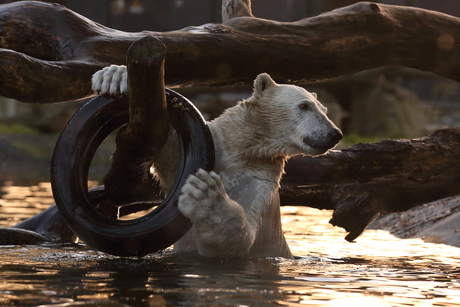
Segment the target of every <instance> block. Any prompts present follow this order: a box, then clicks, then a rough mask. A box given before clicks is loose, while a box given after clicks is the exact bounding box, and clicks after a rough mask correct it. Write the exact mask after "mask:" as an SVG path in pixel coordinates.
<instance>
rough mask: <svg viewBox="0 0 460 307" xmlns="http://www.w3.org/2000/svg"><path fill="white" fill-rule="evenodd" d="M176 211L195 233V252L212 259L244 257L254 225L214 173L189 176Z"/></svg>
mask: <svg viewBox="0 0 460 307" xmlns="http://www.w3.org/2000/svg"><path fill="white" fill-rule="evenodd" d="M178 206H179V210H180V211H181V212H182V214H183V215H184V216H186V217H188V218H189V219H190V220H191V221H192V223H193V225H194V227H195V230H196V235H197V241H198V252H199V253H200V254H202V255H204V256H212V257H242V256H245V255H246V254H247V253H248V251H249V249H250V247H251V246H252V244H253V243H254V240H255V236H256V231H257V223H256V221H252V220H251V218H250V217H249V216H248V215H247V214H246V213H245V211H244V208H243V207H242V206H241V205H240V204H238V203H236V202H235V201H233V200H231V199H230V198H229V197H228V195H227V193H226V192H225V188H224V186H223V184H222V181H221V179H220V177H219V175H217V174H216V173H214V172H209V173H208V172H206V171H204V170H202V169H200V170H199V171H198V172H197V173H196V174H195V175H190V176H189V178H188V179H187V181H186V183H185V185H184V186H183V188H182V194H181V196H180V197H179V205H178Z"/></svg>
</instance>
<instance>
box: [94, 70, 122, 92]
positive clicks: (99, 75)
mask: <svg viewBox="0 0 460 307" xmlns="http://www.w3.org/2000/svg"><path fill="white" fill-rule="evenodd" d="M91 82H92V86H93V90H94V91H96V92H97V93H98V94H99V95H104V96H105V95H107V96H111V97H118V96H120V95H125V96H127V95H128V70H127V68H126V66H124V65H111V66H107V67H104V68H103V69H101V70H99V71H97V72H95V73H94V75H93V77H92V79H91Z"/></svg>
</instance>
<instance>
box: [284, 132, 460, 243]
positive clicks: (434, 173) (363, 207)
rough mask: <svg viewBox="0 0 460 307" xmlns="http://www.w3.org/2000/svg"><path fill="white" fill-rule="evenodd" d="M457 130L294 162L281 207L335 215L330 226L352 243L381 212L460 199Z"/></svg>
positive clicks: (288, 169)
mask: <svg viewBox="0 0 460 307" xmlns="http://www.w3.org/2000/svg"><path fill="white" fill-rule="evenodd" d="M458 144H460V128H449V129H443V130H438V131H436V132H434V133H433V134H431V135H430V136H427V137H423V138H418V139H411V140H383V141H380V142H377V143H360V144H357V145H355V146H352V147H349V148H345V149H342V150H339V151H332V152H330V153H328V154H327V155H325V156H319V157H316V158H308V157H303V158H294V159H291V161H290V162H289V163H288V164H287V167H286V174H285V176H284V177H283V180H282V182H281V184H282V187H281V190H280V197H281V203H282V204H285V205H286V204H289V205H293V206H309V207H313V208H319V209H331V210H334V214H333V217H332V219H331V221H330V223H331V224H333V225H336V226H340V227H343V228H344V229H345V230H347V231H348V232H350V234H349V235H348V236H347V237H346V239H347V240H349V241H352V240H354V239H355V238H356V237H358V236H359V235H360V234H361V233H362V232H363V231H364V229H365V228H366V227H367V225H368V224H369V223H370V222H372V221H373V220H374V219H375V218H376V217H378V216H379V215H380V214H381V213H383V212H400V211H405V210H408V209H410V208H412V207H415V206H418V205H421V204H424V203H428V202H431V201H434V200H437V199H441V198H444V197H448V196H452V195H456V194H460V166H459V165H458V161H459V160H460V147H459V146H458Z"/></svg>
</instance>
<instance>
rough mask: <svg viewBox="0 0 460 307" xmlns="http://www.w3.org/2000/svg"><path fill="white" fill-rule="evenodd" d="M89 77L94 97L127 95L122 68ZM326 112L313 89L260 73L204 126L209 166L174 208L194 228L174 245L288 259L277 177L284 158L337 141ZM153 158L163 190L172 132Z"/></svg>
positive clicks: (173, 145) (169, 170)
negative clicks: (250, 88) (246, 92)
mask: <svg viewBox="0 0 460 307" xmlns="http://www.w3.org/2000/svg"><path fill="white" fill-rule="evenodd" d="M92 82H93V89H94V90H95V91H97V92H99V93H100V94H104V95H118V94H120V93H122V94H126V91H127V85H126V67H124V66H115V65H112V66H110V67H106V68H104V69H103V70H101V71H98V72H96V73H95V74H94V76H93V80H92ZM326 113H327V109H326V108H325V107H324V106H323V105H322V104H321V103H320V102H319V101H318V99H317V97H316V95H315V94H314V93H309V92H308V91H306V90H305V89H303V88H301V87H298V86H295V85H287V84H277V83H275V81H273V79H272V78H271V77H270V76H269V75H268V74H266V73H262V74H260V75H258V76H257V78H256V79H255V81H254V92H253V95H252V96H251V97H250V98H249V99H246V100H243V101H241V102H239V103H238V104H237V105H236V106H234V107H232V108H229V109H227V110H226V111H225V112H224V113H223V114H222V115H221V116H219V117H218V118H216V119H214V120H212V121H210V122H209V123H208V125H209V129H210V131H211V134H212V137H213V140H214V146H215V152H216V163H215V168H214V171H212V172H206V171H204V170H198V171H197V172H196V173H195V174H194V175H190V176H189V177H188V178H187V180H186V183H185V184H184V186H183V187H182V190H181V195H180V197H179V203H178V207H179V210H180V211H181V213H182V214H183V215H184V216H186V217H187V218H189V219H190V220H191V221H192V222H193V226H192V228H191V229H190V230H189V231H188V232H187V234H186V235H185V236H184V237H182V238H181V239H180V240H179V241H177V242H176V243H175V245H174V249H175V250H176V251H190V252H191V251H195V252H198V253H199V254H201V255H204V256H211V257H284V258H292V257H293V256H292V254H291V251H290V249H289V247H288V244H287V242H286V239H285V237H284V234H283V231H282V226H281V217H280V199H279V194H278V189H279V185H280V179H281V176H282V174H283V170H284V164H285V162H286V161H287V159H289V157H291V156H294V155H310V156H316V155H322V154H324V153H326V152H327V151H328V150H329V149H331V148H333V147H335V145H336V144H337V143H338V142H339V141H340V140H341V138H342V133H341V131H340V130H339V128H337V126H336V125H334V123H333V122H332V121H330V120H329V118H328V117H327V115H326ZM157 161H159V162H160V163H156V165H155V170H156V175H157V176H158V178H159V179H160V184H161V185H162V187H164V188H165V189H168V188H169V187H170V186H171V185H172V182H173V180H174V177H175V169H176V165H177V161H178V143H177V138H176V137H174V135H171V136H170V137H169V139H168V141H167V143H166V145H165V147H164V148H163V151H162V152H161V153H160V155H159V157H157Z"/></svg>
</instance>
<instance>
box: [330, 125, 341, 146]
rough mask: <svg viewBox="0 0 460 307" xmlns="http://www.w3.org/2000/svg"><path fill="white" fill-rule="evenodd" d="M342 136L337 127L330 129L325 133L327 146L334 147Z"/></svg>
mask: <svg viewBox="0 0 460 307" xmlns="http://www.w3.org/2000/svg"><path fill="white" fill-rule="evenodd" d="M342 137H343V134H342V131H340V130H339V129H332V130H331V131H330V132H329V133H328V134H327V138H328V142H327V146H328V147H329V148H332V147H334V146H335V145H337V143H338V142H340V140H341V139H342Z"/></svg>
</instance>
